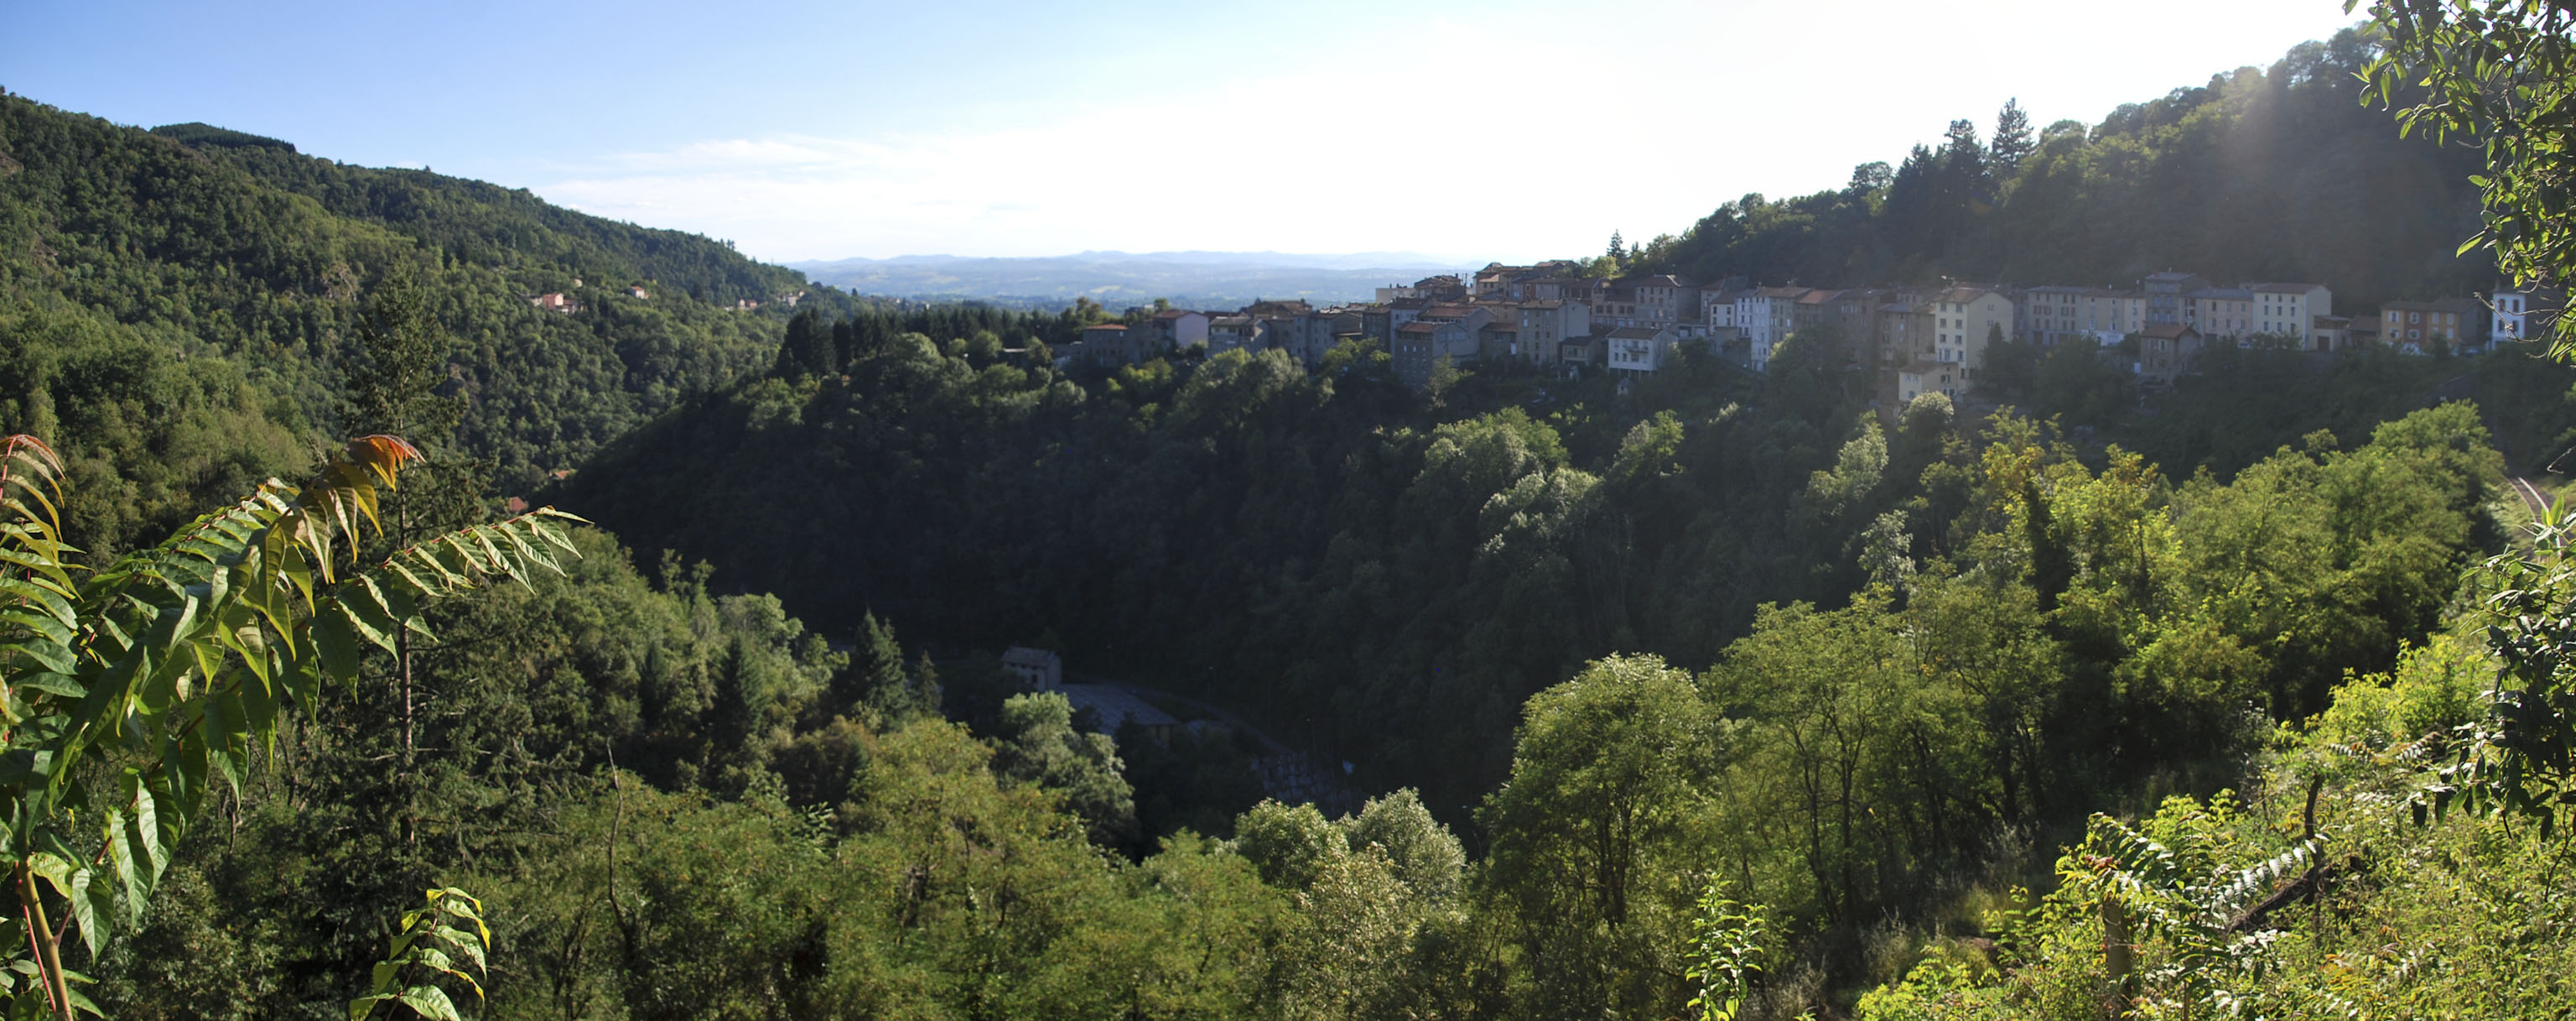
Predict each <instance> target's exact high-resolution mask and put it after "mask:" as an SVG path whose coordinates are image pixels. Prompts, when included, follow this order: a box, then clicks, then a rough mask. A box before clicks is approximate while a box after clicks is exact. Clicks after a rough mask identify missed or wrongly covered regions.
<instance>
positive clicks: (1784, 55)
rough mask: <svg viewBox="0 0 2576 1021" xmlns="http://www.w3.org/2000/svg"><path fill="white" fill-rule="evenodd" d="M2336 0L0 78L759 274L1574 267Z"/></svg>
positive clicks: (1089, 22) (1086, 17)
mask: <svg viewBox="0 0 2576 1021" xmlns="http://www.w3.org/2000/svg"><path fill="white" fill-rule="evenodd" d="M2349 20H2350V19H2348V18H2346V16H2345V15H2344V13H2343V11H2342V5H2341V3H2340V2H2339V0H2163V2H2161V3H2158V4H2154V5H2136V4H2105V3H2092V2H2081V3H2063V2H2059V3H2048V2H2038V0H1994V2H1954V3H1942V4H1927V3H1921V2H1919V0H1849V2H1845V3H1841V4H1830V5H1828V4H1789V3H1776V2H1775V3H1728V2H1716V3H1707V2H1703V3H1677V2H1670V0H1611V2H1595V3H1553V4H1541V3H1520V2H1507V3H1479V4H1449V5H1437V6H1435V5H1414V4H1403V3H1392V2H1383V0H1381V2H1375V3H1342V2H1301V3H1294V4H1279V3H1266V4H1234V3H1172V2H1151V3H1122V4H1114V5H1113V4H1092V5H1077V4H1065V3H1021V2H991V3H954V2H952V3H943V4H936V5H929V4H909V5H895V4H883V3H843V4H820V3H760V4H754V3H737V4H728V5H704V4H677V3H666V2H657V0H642V2H628V3H621V4H603V3H495V2H482V0H467V2H459V3H448V4H436V5H425V4H400V3H374V4H370V3H357V4H352V3H346V2H342V3H333V4H317V3H267V4H244V3H204V2H200V3H192V4H178V3H135V2H84V3H33V2H30V0H0V26H5V30H0V86H5V87H7V88H8V89H9V90H10V91H12V92H15V93H19V94H23V95H27V96H32V97H34V98H36V99H38V100H40V101H43V102H46V103H51V104H53V105H56V106H60V107H63V108H66V109H71V110H78V111H81V112H85V113H91V114H96V115H98V116H101V117H105V118H107V119H109V120H113V121H117V122H120V123H127V124H135V125H141V126H147V127H148V126H151V125H157V124H164V123H170V122H175V121H192V120H201V121H206V122H209V123H213V124H219V125H223V126H225V127H231V128H236V129H240V130H243V131H251V132H257V133H260V134H266V135H274V136H277V137H280V138H284V139H287V140H289V141H292V142H294V143H295V144H296V145H297V146H298V147H299V148H301V149H302V150H303V151H305V152H308V153H312V154H315V155H321V156H328V157H331V158H334V159H339V160H342V161H346V162H351V163H361V164H368V165H408V166H421V165H427V166H429V167H432V168H434V169H436V170H439V171H441V172H444V173H451V174H459V175H464V176H469V177H476V178H482V179H485V180H490V181H494V182H497V183H500V184H504V185H509V186H513V187H528V188H532V189H534V190H535V191H536V192H537V193H538V194H540V195H543V196H545V197H547V198H549V199H551V200H553V201H556V202H560V203H564V204H566V205H571V206H574V207H576V208H581V209H585V210H588V211H591V212H595V213H600V214H602V215H607V216H614V217H618V218H621V219H629V220H634V221H636V222H639V223H645V224H649V225H652V226H660V227H677V228H681V229H686V230H695V231H703V232H705V233H708V234H711V235H714V236H717V237H725V238H731V239H734V240H735V241H737V242H738V243H739V245H740V246H741V248H742V249H743V251H745V252H746V253H749V254H752V255H754V256H757V257H760V258H764V259H771V260H789V259H804V258H832V257H841V256H854V255H864V256H887V255H897V254H904V253H928V252H946V253H954V254H961V255H1041V254H1061V253H1065V252H1072V251H1078V250H1083V249H1111V248H1116V249H1125V250H1129V251H1148V250H1160V249H1183V248H1202V249H1224V250H1265V249H1266V250H1278V251H1313V252H1328V251H1329V252H1342V251H1373V250H1405V251H1419V252H1427V253H1433V254H1436V255H1439V256H1442V257H1446V258H1452V259H1456V260H1460V261H1474V262H1481V261H1483V260H1484V259H1487V258H1499V259H1506V260H1522V259H1532V258H1541V257H1547V256H1552V255H1582V254H1588V253H1591V252H1597V251H1598V250H1599V249H1600V246H1601V240H1602V239H1603V238H1604V237H1606V236H1607V235H1608V234H1609V232H1610V231H1611V230H1612V229H1614V228H1615V229H1618V230H1621V231H1624V232H1626V233H1627V234H1628V235H1629V236H1630V237H1634V238H1643V237H1649V236H1652V235H1654V234H1656V233H1659V232H1664V231H1679V230H1681V229H1682V228H1684V227H1686V226H1688V225H1689V223H1690V222H1691V221H1692V220H1694V219H1696V218H1697V217H1699V216H1701V215H1704V214H1705V213H1707V211H1708V210H1710V209H1712V208H1714V207H1716V206H1717V205H1718V204H1719V203H1720V202H1723V201H1725V200H1727V199H1731V198H1734V197H1736V196H1738V195H1741V194H1743V193H1745V192H1748V191H1761V192H1765V193H1768V194H1772V195H1785V194H1797V193H1804V192H1809V191H1815V190H1818V189H1822V188H1827V187H1832V186H1835V185H1839V184H1840V183H1842V181H1843V180H1844V179H1845V178H1846V177H1848V176H1849V173H1850V170H1851V167H1852V166H1853V165H1854V164H1856V163H1861V162H1865V161H1868V160H1879V159H1883V160H1889V161H1891V162H1893V161H1895V160H1898V159H1901V158H1903V156H1904V154H1905V151H1906V149H1907V148H1908V147H1910V146H1911V145H1913V144H1914V143H1916V142H1919V141H1931V140H1934V139H1936V138H1937V137H1938V136H1939V134H1940V132H1941V130H1942V128H1943V127H1944V126H1945V125H1946V124H1947V123H1948V121H1949V120H1950V119H1951V118H1954V117H1972V118H1975V119H1976V120H1977V122H1978V124H1979V126H1980V129H1981V130H1984V129H1986V128H1989V127H1990V126H1991V124H1992V121H1993V116H1994V112H1995V110H1996V108H1997V107H1999V106H2000V105H2001V104H2002V103H2003V101H2004V100H2005V99H2006V98H2007V97H2013V96H2018V97H2019V98H2020V99H2021V102H2022V106H2023V107H2024V108H2025V109H2027V110H2029V111H2030V112H2031V115H2032V117H2033V119H2034V120H2035V121H2037V122H2038V123H2039V124H2042V125H2045V124H2046V123H2048V122H2050V121H2052V120H2056V119H2059V118H2073V119H2077V120H2082V121H2086V122H2091V121H2095V120H2098V119H2100V117H2101V116H2102V115H2103V114H2104V113H2106V112H2107V111H2109V110H2110V109H2111V108H2112V107H2113V106H2116V105H2118V104H2119V103H2122V102H2134V101H2143V100H2146V99H2151V98H2153V97H2155V96H2158V95H2161V94H2163V93H2164V92H2165V91H2167V90H2169V89H2172V88H2174V87H2176V86H2182V85H2191V84H2198V83H2200V82H2203V81H2205V80H2207V78H2208V77H2209V75H2210V74H2212V73H2214V72H2218V71H2222V70H2227V69H2230V68H2234V67H2237V66H2240V65H2244V64H2255V65H2268V64H2269V63H2271V62H2272V61H2273V60H2276V59H2278V58H2279V56H2280V55H2281V53H2282V51H2284V50H2286V49H2287V48H2289V47H2290V46H2291V45H2292V44H2294V43H2297V42H2299V41H2301V40H2304V39H2323V38H2325V37H2326V36H2329V35H2331V34H2332V33H2333V32H2334V30H2335V29H2336V28H2338V27H2340V26H2342V25H2344V24H2347V23H2348V22H2349Z"/></svg>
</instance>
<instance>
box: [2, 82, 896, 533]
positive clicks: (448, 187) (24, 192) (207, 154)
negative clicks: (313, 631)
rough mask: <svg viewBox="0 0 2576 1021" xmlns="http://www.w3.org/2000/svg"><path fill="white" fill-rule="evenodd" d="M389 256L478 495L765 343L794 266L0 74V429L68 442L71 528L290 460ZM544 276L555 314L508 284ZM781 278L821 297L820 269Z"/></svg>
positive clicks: (284, 469) (213, 493)
mask: <svg viewBox="0 0 2576 1021" xmlns="http://www.w3.org/2000/svg"><path fill="white" fill-rule="evenodd" d="M389 274H391V275H400V276H404V277H406V278H407V279H410V280H412V281H414V282H416V284H417V286H418V287H419V289H420V290H421V292H422V293H423V294H424V295H425V297H426V301H427V303H428V306H429V308H430V309H431V310H432V312H433V314H434V315H435V316H436V318H437V319H438V320H439V322H440V323H442V324H443V325H444V327H445V329H446V331H447V333H448V334H449V335H450V336H451V337H452V338H453V340H452V345H453V348H452V350H450V351H448V352H446V353H445V358H444V359H443V360H444V361H445V362H446V370H445V371H446V374H447V377H448V383H447V384H446V387H447V389H448V390H449V392H451V393H452V394H453V395H455V396H457V397H460V398H462V399H463V400H464V401H465V412H464V417H463V429H462V430H461V432H460V433H459V435H458V439H457V442H458V444H459V445H460V446H459V448H458V452H460V453H466V454H470V455H471V456H475V457H479V458H483V459H486V460H487V461H489V462H490V467H491V469H492V471H493V472H494V473H495V475H494V485H495V486H496V487H497V488H498V489H499V491H501V492H504V493H509V492H528V491H530V490H531V489H533V488H534V486H535V485H536V483H537V481H538V480H540V479H541V478H542V477H543V476H544V474H545V473H547V472H550V471H555V470H560V469H567V468H570V467H573V466H574V465H576V464H578V463H580V461H581V459H582V458H584V457H586V456H588V455H589V453H590V452H592V451H594V450H596V449H598V448H599V447H600V446H601V445H602V444H604V443H606V442H607V441H608V440H609V439H611V438H612V437H614V436H616V435H618V434H620V433H623V432H625V431H626V430H628V429H631V428H633V427H635V426H637V425H640V424H642V423H643V422H644V421H646V420H647V419H649V418H650V417H652V416H653V415H654V414H657V413H659V412H661V411H663V410H665V409H667V408H670V407H672V406H674V405H675V404H676V402H677V401H678V400H679V398H680V397H681V396H683V395H685V394H687V393H690V392H693V391H698V390H703V389H706V388H709V387H714V386H719V385H722V384H724V383H726V382H728V381H730V380H733V379H735V378H737V377H739V376H742V375H744V374H746V373H753V372H756V371H758V370H759V369H762V368H766V367H767V366H768V364H769V363H770V361H771V360H772V358H773V357H774V353H775V350H776V346H777V341H778V337H779V335H780V334H779V330H780V323H782V322H783V321H784V319H785V309H784V303H782V302H780V301H778V300H776V299H777V298H778V297H779V296H781V295H784V294H792V293H795V292H797V291H800V290H805V284H804V281H803V278H802V277H801V276H800V275H798V274H796V273H794V272H792V271H789V270H785V269H781V268H778V267H771V266H761V265H759V264H757V263H753V262H751V261H750V260H748V259H744V258H742V257H741V256H739V255H737V254H735V253H734V252H733V251H732V250H731V249H729V248H726V247H725V246H723V245H721V244H718V243H715V242H712V241H709V240H707V239H705V238H700V237H695V236H691V235H684V234H680V233H677V232H673V231H659V230H648V229H645V228H640V227H635V226H632V225H628V224H620V223H612V222H609V221H604V220H601V219H598V218H596V217H591V216H585V215H582V214H579V213H573V212H570V211H567V210H563V209H558V208H555V207H553V206H549V205H547V204H545V203H543V202H541V201H539V200H537V199H536V198H534V197H532V196H530V195H528V194H527V193H526V192H524V191H511V190H508V189H503V188H498V187H495V186H492V185H488V184H483V183H480V182H473V181H462V180H458V179H455V178H448V177H441V176H438V175H435V174H431V173H428V172H426V171H408V170H375V169H367V168H362V167H352V166H346V165H342V164H339V163H335V162H333V161H330V160H327V159H320V158H315V157H309V156H303V155H298V154H296V153H295V152H294V151H293V149H292V148H291V147H290V146H288V145H286V144H285V143H283V142H275V141H273V140H265V139H258V138H256V137H254V136H246V135H240V134H238V133H231V132H223V131H220V130H216V129H209V128H206V127H205V126H203V125H183V126H177V127H174V128H172V129H168V130H167V131H166V132H164V133H150V132H144V131H140V130H137V129H133V128H128V127H122V126H118V125H114V124H110V123H108V122H106V121H102V120H99V119H96V118H92V117H85V116H81V115H78V114H73V113H67V112H64V111H60V110H56V109H53V108H50V107H47V106H44V105H42V104H39V103H36V102H34V101H31V100H29V99H26V98H24V97H18V96H7V97H0V320H5V325H0V343H5V344H8V345H10V346H11V348H12V349H13V350H14V351H17V352H19V354H18V355H16V356H14V357H10V358H8V359H7V360H6V363H5V367H4V368H0V371H5V372H7V373H9V374H10V376H11V379H10V380H9V382H8V383H7V385H6V389H7V392H6V394H5V395H0V399H5V400H6V401H7V402H8V403H7V405H6V412H5V415H0V417H5V418H6V421H5V422H0V427H5V428H7V429H10V430H12V431H33V432H37V433H39V434H44V435H47V436H49V437H51V438H52V439H54V440H55V441H56V442H57V444H58V445H59V446H60V447H61V448H62V449H63V451H64V453H65V454H66V456H67V457H69V458H70V459H71V461H72V462H73V466H74V471H75V473H76V474H77V475H78V477H79V478H81V479H82V481H83V484H82V485H81V486H80V487H79V488H80V491H81V492H82V493H83V494H84V495H83V496H82V497H81V498H80V499H81V500H82V504H81V506H80V507H78V508H77V509H76V511H75V515H74V516H75V526H74V527H75V532H74V534H75V535H76V536H77V537H79V539H80V540H81V541H82V542H83V543H85V544H88V545H93V546H98V547H100V548H105V549H113V548H120V547H122V546H125V545H127V544H130V543H132V542H134V541H136V539H137V537H138V536H139V535H140V534H141V531H139V530H138V529H142V528H144V527H145V526H146V525H149V526H151V527H162V528H166V527H167V526H168V525H169V524H171V523H173V522H174V521H175V520H177V517H176V516H177V515H183V514H185V513H189V512H190V510H191V509H192V508H195V507H200V506H202V505H203V504H204V502H205V501H207V500H209V499H214V498H220V497H222V496H223V495H224V494H229V493H232V492H235V491H237V490H239V489H240V488H242V482H243V480H246V479H249V480H255V479H257V478H260V477H263V476H266V475H270V474H286V475H291V474H293V473H294V471H295V468H296V466H298V465H300V464H301V463H302V461H303V459H304V458H306V457H309V452H307V451H306V450H304V449H303V448H305V447H309V446H311V445H313V444H314V443H316V442H318V440H319V438H320V437H322V436H325V435H332V434H334V433H335V432H336V423H335V421H334V419H335V415H336V407H337V404H336V402H337V400H338V394H339V392H340V389H341V387H342V384H343V380H344V378H345V377H346V376H347V375H348V373H349V372H350V371H351V370H352V368H353V360H354V359H355V357H356V356H355V350H356V343H357V337H358V334H359V333H360V332H361V329H360V323H361V320H362V319H364V317H365V316H366V314H367V312H366V300H365V299H366V297H367V296H368V295H369V294H371V293H374V292H375V291H377V290H378V289H380V288H381V286H382V285H383V283H384V281H385V280H386V279H387V278H388V275H389ZM576 280H579V281H580V284H579V285H578V286H577V285H576V284H575V281H576ZM629 286H641V287H644V288H646V290H647V293H648V295H649V297H648V298H645V299H637V298H633V297H630V296H628V295H627V293H626V290H625V289H626V288H627V287H629ZM547 292H557V293H562V294H565V295H567V296H568V297H569V298H571V299H572V300H573V301H575V302H576V303H578V304H579V305H580V306H581V309H580V311H576V312H571V313H559V312H551V311H544V310H540V309H538V308H536V307H534V306H533V305H531V304H530V302H529V301H528V300H527V299H528V297H529V296H531V295H535V294H540V293H547ZM743 300H753V301H762V302H765V303H766V304H765V305H764V306H763V307H762V308H760V309H758V310H755V311H750V312H742V311H736V310H735V309H734V306H735V304H736V302H738V301H743ZM805 300H807V301H812V302H818V303H822V304H826V305H833V307H846V306H844V305H836V304H833V303H834V302H835V300H836V299H835V298H834V297H833V296H832V293H831V292H828V291H824V290H822V289H819V288H818V289H814V291H813V292H812V293H810V294H808V295H807V297H806V299H805ZM118 489H125V490H128V491H129V493H130V495H128V496H126V497H125V498H121V499H117V500H110V501H105V502H104V503H101V502H99V501H98V500H96V499H95V498H96V497H98V496H100V495H103V494H104V493H106V492H112V491H116V490H118Z"/></svg>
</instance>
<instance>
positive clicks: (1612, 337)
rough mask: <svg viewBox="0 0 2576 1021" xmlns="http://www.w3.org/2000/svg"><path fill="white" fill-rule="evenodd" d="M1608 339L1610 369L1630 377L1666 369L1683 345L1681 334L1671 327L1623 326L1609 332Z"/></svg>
mask: <svg viewBox="0 0 2576 1021" xmlns="http://www.w3.org/2000/svg"><path fill="white" fill-rule="evenodd" d="M1607 339H1608V341H1609V351H1608V359H1609V362H1608V364H1609V367H1610V370H1611V371H1613V372H1620V371H1625V372H1627V373H1629V374H1631V375H1643V374H1645V373H1649V372H1653V371H1656V370H1658V369H1661V368H1663V367H1664V364H1665V363H1666V362H1667V361H1670V360H1671V358H1672V353H1673V351H1674V350H1675V349H1677V348H1679V347H1680V344H1681V337H1680V335H1679V334H1677V333H1675V332H1673V328H1672V327H1669V326H1667V327H1664V328H1662V329H1657V330H1649V329H1647V328H1645V327H1643V326H1622V327H1620V328H1618V329H1615V330H1612V331H1610V333H1609V336H1608V337H1607Z"/></svg>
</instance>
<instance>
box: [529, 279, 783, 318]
mask: <svg viewBox="0 0 2576 1021" xmlns="http://www.w3.org/2000/svg"><path fill="white" fill-rule="evenodd" d="M572 285H573V287H575V288H579V287H581V278H580V277H574V278H573V279H572ZM621 289H622V290H624V291H625V292H626V296H627V297H629V298H633V299H635V300H637V301H651V300H652V299H653V292H651V291H647V290H645V289H644V288H643V286H642V285H640V284H629V285H627V286H626V287H624V288H621ZM521 297H523V298H526V299H527V300H528V304H531V305H534V306H536V307H538V308H539V309H542V310H544V311H547V312H561V313H564V314H567V315H569V314H571V313H574V312H579V311H581V302H580V300H579V299H576V298H573V297H571V296H569V295H566V294H564V293H562V292H560V291H548V292H546V293H544V294H526V295H521ZM804 299H805V292H803V291H790V292H788V293H785V294H781V295H779V296H778V300H779V301H782V302H786V303H787V305H788V307H790V308H793V307H795V305H796V303H797V302H799V301H802V300H804ZM730 307H731V308H732V309H733V310H734V311H736V312H749V311H751V310H753V309H756V308H759V307H760V302H758V301H754V300H752V299H750V298H737V299H734V303H733V305H732V306H730Z"/></svg>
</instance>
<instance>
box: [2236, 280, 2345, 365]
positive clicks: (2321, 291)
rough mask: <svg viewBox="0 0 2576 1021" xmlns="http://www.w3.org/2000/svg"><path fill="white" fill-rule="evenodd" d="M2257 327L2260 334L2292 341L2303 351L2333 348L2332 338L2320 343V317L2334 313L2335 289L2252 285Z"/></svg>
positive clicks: (2310, 285)
mask: <svg viewBox="0 0 2576 1021" xmlns="http://www.w3.org/2000/svg"><path fill="white" fill-rule="evenodd" d="M2246 289H2247V290H2248V291H2251V292H2253V295H2254V329H2253V332H2254V333H2255V334H2257V335H2260V336H2267V337H2280V338H2282V339H2284V340H2287V341H2291V342H2292V344H2291V346H2292V347H2294V348H2296V349H2298V350H2301V351H2332V350H2334V347H2333V344H2332V340H2331V339H2330V338H2328V339H2326V340H2324V341H2323V342H2320V338H2319V337H2318V334H2317V319H2318V317H2320V316H2331V315H2333V314H2334V292H2333V291H2329V290H2327V289H2326V285H2324V284H2298V283H2291V284H2251V285H2248V286H2247V288H2246Z"/></svg>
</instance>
